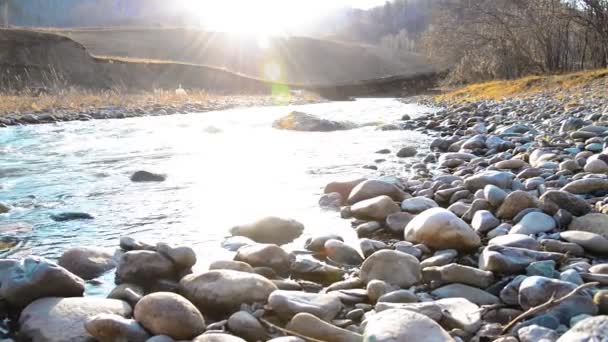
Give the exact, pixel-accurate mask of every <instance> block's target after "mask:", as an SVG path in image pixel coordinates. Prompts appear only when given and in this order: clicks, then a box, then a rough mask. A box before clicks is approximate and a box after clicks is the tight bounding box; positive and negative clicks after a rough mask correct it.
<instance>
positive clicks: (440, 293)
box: [431, 284, 500, 305]
mask: <svg viewBox="0 0 608 342" xmlns="http://www.w3.org/2000/svg"><path fill="white" fill-rule="evenodd" d="M431 294H432V295H433V296H435V297H438V298H466V299H467V300H469V301H471V302H472V303H475V304H477V305H491V304H497V303H499V302H500V299H498V297H496V296H494V295H493V294H491V293H488V292H486V291H484V290H481V289H478V288H476V287H472V286H468V285H464V284H449V285H445V286H443V287H440V288H438V289H435V290H433V291H432V292H431Z"/></svg>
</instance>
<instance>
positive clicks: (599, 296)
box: [593, 290, 608, 315]
mask: <svg viewBox="0 0 608 342" xmlns="http://www.w3.org/2000/svg"><path fill="white" fill-rule="evenodd" d="M593 302H594V303H595V304H596V305H597V307H598V309H599V313H600V314H602V315H606V314H608V290H601V291H597V292H596V293H595V295H594V296H593Z"/></svg>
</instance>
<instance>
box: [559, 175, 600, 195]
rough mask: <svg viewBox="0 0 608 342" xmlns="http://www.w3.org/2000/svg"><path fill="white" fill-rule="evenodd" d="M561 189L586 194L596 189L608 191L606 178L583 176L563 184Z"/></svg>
mask: <svg viewBox="0 0 608 342" xmlns="http://www.w3.org/2000/svg"><path fill="white" fill-rule="evenodd" d="M561 191H567V192H570V193H573V194H587V193H593V192H596V191H603V192H605V191H608V179H602V178H584V179H579V180H575V181H572V182H570V183H568V184H567V185H566V186H564V187H563V188H562V189H561Z"/></svg>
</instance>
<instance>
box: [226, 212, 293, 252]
mask: <svg viewBox="0 0 608 342" xmlns="http://www.w3.org/2000/svg"><path fill="white" fill-rule="evenodd" d="M303 231H304V225H303V224H301V223H300V222H298V221H296V220H291V219H283V218H280V217H274V216H269V217H265V218H263V219H260V220H258V221H255V222H252V223H248V224H244V225H240V226H236V227H233V228H232V229H230V234H232V235H233V236H245V237H248V238H250V239H252V240H253V241H256V242H260V243H274V244H277V245H282V244H286V243H289V242H292V241H293V240H295V239H296V238H298V237H299V236H300V235H302V232H303Z"/></svg>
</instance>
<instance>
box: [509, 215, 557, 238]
mask: <svg viewBox="0 0 608 342" xmlns="http://www.w3.org/2000/svg"><path fill="white" fill-rule="evenodd" d="M555 226H556V225H555V220H554V219H553V217H551V216H549V215H547V214H544V213H539V212H531V213H529V214H527V215H526V216H524V218H523V219H522V220H521V221H519V223H518V224H516V225H515V226H513V228H512V229H511V231H510V232H509V234H524V235H534V234H538V233H546V232H550V231H552V230H553V229H555Z"/></svg>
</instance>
